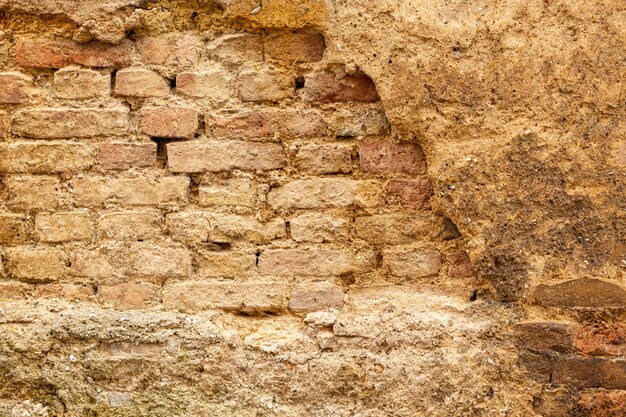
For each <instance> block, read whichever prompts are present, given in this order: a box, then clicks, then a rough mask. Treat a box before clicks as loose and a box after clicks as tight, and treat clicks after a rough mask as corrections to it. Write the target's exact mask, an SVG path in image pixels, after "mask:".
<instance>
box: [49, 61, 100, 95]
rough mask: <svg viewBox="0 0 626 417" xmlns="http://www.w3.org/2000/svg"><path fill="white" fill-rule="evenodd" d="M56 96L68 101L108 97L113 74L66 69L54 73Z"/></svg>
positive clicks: (72, 68)
mask: <svg viewBox="0 0 626 417" xmlns="http://www.w3.org/2000/svg"><path fill="white" fill-rule="evenodd" d="M53 88H54V95H55V96H57V97H59V98H67V99H86V98H96V97H106V96H108V95H109V94H111V74H110V73H106V74H101V73H100V72H98V71H94V70H91V69H83V68H79V67H65V68H61V69H60V70H58V71H56V72H55V73H54V81H53Z"/></svg>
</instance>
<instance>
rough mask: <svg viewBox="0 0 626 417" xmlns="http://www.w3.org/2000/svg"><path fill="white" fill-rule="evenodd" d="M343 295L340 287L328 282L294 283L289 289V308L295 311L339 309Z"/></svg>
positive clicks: (307, 311)
mask: <svg viewBox="0 0 626 417" xmlns="http://www.w3.org/2000/svg"><path fill="white" fill-rule="evenodd" d="M344 297H345V295H344V293H343V290H342V288H341V287H339V286H337V285H335V284H332V283H330V282H307V283H301V284H296V285H294V286H293V288H292V289H291V295H290V297H289V310H291V311H293V312H295V313H310V312H313V311H320V310H329V309H334V310H341V307H342V306H343V300H344Z"/></svg>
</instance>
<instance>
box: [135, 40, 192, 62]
mask: <svg viewBox="0 0 626 417" xmlns="http://www.w3.org/2000/svg"><path fill="white" fill-rule="evenodd" d="M201 45H202V42H201V41H200V39H199V38H198V37H197V36H196V35H194V34H191V33H170V34H165V35H161V36H154V37H145V38H142V39H141V40H140V41H139V52H140V55H141V61H142V62H143V63H145V64H153V65H167V66H176V67H187V66H192V65H195V64H197V63H198V52H199V50H200V48H201Z"/></svg>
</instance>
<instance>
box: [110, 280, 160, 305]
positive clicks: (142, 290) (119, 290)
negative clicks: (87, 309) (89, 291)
mask: <svg viewBox="0 0 626 417" xmlns="http://www.w3.org/2000/svg"><path fill="white" fill-rule="evenodd" d="M98 300H100V302H101V303H103V304H105V305H107V306H111V307H113V308H116V309H120V310H129V309H140V308H146V307H150V306H153V305H157V304H159V293H158V292H157V289H156V287H155V286H154V285H152V284H149V283H146V282H138V283H123V284H116V285H102V286H100V287H99V288H98Z"/></svg>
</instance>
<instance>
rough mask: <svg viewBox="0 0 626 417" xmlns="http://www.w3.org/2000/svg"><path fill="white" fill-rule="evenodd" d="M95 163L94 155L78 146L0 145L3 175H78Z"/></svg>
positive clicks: (63, 144) (88, 147)
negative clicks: (4, 173) (68, 173)
mask: <svg viewBox="0 0 626 417" xmlns="http://www.w3.org/2000/svg"><path fill="white" fill-rule="evenodd" d="M93 163H94V152H93V150H92V149H91V147H90V146H88V145H83V144H78V143H46V142H14V143H0V172H6V173H32V174H44V173H50V172H78V171H84V170H87V169H89V168H90V167H91V166H92V165H93Z"/></svg>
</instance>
